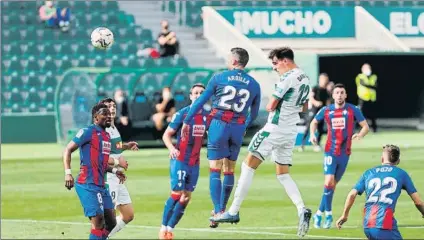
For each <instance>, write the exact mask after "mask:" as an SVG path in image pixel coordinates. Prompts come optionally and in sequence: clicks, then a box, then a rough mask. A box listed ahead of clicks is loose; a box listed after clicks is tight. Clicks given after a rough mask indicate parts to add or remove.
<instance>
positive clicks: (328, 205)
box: [324, 186, 334, 212]
mask: <svg viewBox="0 0 424 240" xmlns="http://www.w3.org/2000/svg"><path fill="white" fill-rule="evenodd" d="M333 194H334V188H333V187H328V186H325V187H324V198H325V211H326V212H331V209H332V205H333Z"/></svg>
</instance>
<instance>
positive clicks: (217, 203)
mask: <svg viewBox="0 0 424 240" xmlns="http://www.w3.org/2000/svg"><path fill="white" fill-rule="evenodd" d="M248 62H249V54H248V52H247V51H246V50H245V49H243V48H233V49H231V52H230V54H229V58H228V68H229V70H228V71H224V72H221V73H218V74H215V75H214V76H213V77H212V79H211V80H210V81H209V83H208V86H207V87H206V90H205V92H204V93H203V94H202V95H201V96H200V97H199V98H198V99H197V100H196V101H195V102H194V103H193V105H192V106H191V108H190V111H189V112H188V113H187V117H186V118H185V120H184V125H183V127H182V134H183V135H185V136H187V133H188V131H189V128H190V127H189V126H188V123H189V122H190V121H191V120H192V119H193V116H194V115H195V114H196V113H197V112H198V111H199V110H200V108H201V107H202V106H203V105H204V104H205V103H206V102H207V101H208V100H209V98H211V97H212V102H213V104H212V111H211V113H210V115H209V118H208V119H209V120H210V124H209V131H208V132H209V133H210V134H208V159H209V167H210V175H209V177H210V178H209V180H210V182H209V189H210V194H211V198H212V203H213V206H214V210H213V211H212V215H217V214H219V213H221V212H224V211H225V209H226V206H227V202H228V199H229V198H230V195H231V192H232V190H233V186H234V168H235V166H236V161H237V158H238V155H239V153H240V148H241V145H242V142H243V137H244V133H245V131H246V128H247V127H248V126H249V125H250V124H251V123H252V122H253V121H254V120H255V119H256V117H257V116H258V112H259V106H260V101H261V88H260V85H259V83H258V82H257V81H256V80H255V79H254V78H253V77H252V76H250V75H249V74H247V73H246V71H245V70H244V68H245V67H246V65H247V63H248ZM249 109H250V114H249ZM222 171H223V172H224V180H223V181H222V182H221V172H222ZM217 226H218V225H217V224H216V223H214V222H211V223H210V227H212V228H215V227H217Z"/></svg>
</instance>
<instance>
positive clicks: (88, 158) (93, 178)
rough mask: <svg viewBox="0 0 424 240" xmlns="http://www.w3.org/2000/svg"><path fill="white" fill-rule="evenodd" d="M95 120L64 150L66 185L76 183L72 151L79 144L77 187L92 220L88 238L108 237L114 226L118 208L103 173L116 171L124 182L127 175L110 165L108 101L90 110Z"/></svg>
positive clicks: (69, 185)
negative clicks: (114, 206)
mask: <svg viewBox="0 0 424 240" xmlns="http://www.w3.org/2000/svg"><path fill="white" fill-rule="evenodd" d="M91 113H92V116H93V124H92V125H90V126H88V127H87V128H83V129H81V130H79V132H78V133H77V134H76V136H75V137H74V138H73V140H72V141H70V142H69V143H68V145H67V146H66V148H65V151H64V153H63V165H64V167H65V187H66V188H67V189H69V190H71V189H72V187H73V186H74V178H73V177H72V171H71V155H72V153H73V152H74V151H75V150H77V149H78V148H80V159H81V163H80V166H81V167H80V173H79V175H78V178H77V182H76V183H75V190H76V192H77V194H78V197H79V199H80V201H81V205H82V207H83V209H84V215H85V216H86V217H88V218H89V219H90V221H91V231H90V236H89V239H106V238H107V236H108V235H109V232H110V231H111V230H112V229H113V228H114V227H115V225H116V220H115V211H114V209H113V203H112V198H111V197H110V195H109V192H108V191H107V190H106V188H105V181H104V173H105V172H106V171H107V172H111V173H113V174H116V176H117V177H118V178H119V179H120V181H121V182H123V181H124V180H125V175H124V173H123V172H122V171H120V170H119V169H117V168H112V167H109V166H108V160H109V154H110V149H111V144H110V137H109V134H108V133H107V132H106V131H105V129H106V128H107V127H110V125H111V121H112V120H111V114H110V111H109V109H108V107H107V106H106V105H105V104H97V105H95V106H94V107H93V108H92V110H91Z"/></svg>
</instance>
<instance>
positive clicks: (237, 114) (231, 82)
mask: <svg viewBox="0 0 424 240" xmlns="http://www.w3.org/2000/svg"><path fill="white" fill-rule="evenodd" d="M210 98H212V111H211V113H210V115H209V119H210V120H211V119H219V120H222V121H224V122H227V123H238V124H246V125H247V126H248V125H250V123H252V122H253V121H254V120H255V119H256V117H257V116H258V112H259V106H260V102H261V87H260V85H259V83H258V82H257V81H256V80H255V79H254V78H253V77H252V76H250V75H249V74H247V73H246V72H245V71H244V70H240V69H234V70H229V71H223V72H221V73H218V74H215V75H214V76H213V77H212V78H211V79H210V80H209V83H208V85H207V87H206V89H205V91H204V92H203V93H202V95H201V96H200V97H199V98H198V99H197V100H196V101H195V102H194V103H193V104H192V106H191V109H190V111H189V112H188V113H187V117H186V119H185V120H184V123H188V122H189V121H191V119H192V118H193V116H194V114H195V113H197V112H198V111H199V110H200V109H201V108H202V107H203V105H204V104H205V103H206V102H207V101H208V100H209V99H210ZM249 111H250V113H249Z"/></svg>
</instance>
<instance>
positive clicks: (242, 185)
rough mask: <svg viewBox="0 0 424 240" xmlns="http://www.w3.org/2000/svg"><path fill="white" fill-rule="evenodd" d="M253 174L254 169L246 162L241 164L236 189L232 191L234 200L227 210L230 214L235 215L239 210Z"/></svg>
mask: <svg viewBox="0 0 424 240" xmlns="http://www.w3.org/2000/svg"><path fill="white" fill-rule="evenodd" d="M254 175H255V169H253V168H251V167H249V166H247V164H246V163H244V162H243V163H242V164H241V173H240V178H239V180H238V183H237V187H236V191H235V193H234V200H233V203H232V204H231V207H230V209H229V210H228V212H229V213H230V214H231V215H236V214H237V213H238V212H239V211H240V207H241V204H242V202H243V200H244V198H246V195H247V192H248V191H249V188H250V185H251V184H252V181H253V176H254Z"/></svg>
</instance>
